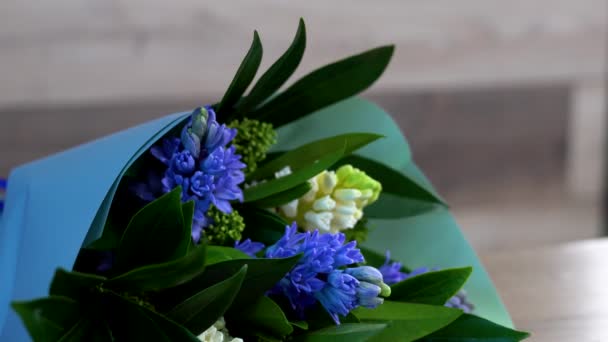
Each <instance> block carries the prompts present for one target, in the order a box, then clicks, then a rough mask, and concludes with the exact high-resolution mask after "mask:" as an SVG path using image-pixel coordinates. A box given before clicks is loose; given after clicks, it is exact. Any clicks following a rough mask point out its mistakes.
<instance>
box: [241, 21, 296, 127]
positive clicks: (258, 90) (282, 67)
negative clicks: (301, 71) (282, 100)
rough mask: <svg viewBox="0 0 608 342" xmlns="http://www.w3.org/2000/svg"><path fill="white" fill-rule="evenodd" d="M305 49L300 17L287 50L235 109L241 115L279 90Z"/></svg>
mask: <svg viewBox="0 0 608 342" xmlns="http://www.w3.org/2000/svg"><path fill="white" fill-rule="evenodd" d="M305 49H306V26H305V25H304V20H303V19H302V18H300V23H299V24H298V31H296V36H295V37H294V38H293V42H292V43H291V45H290V46H289V48H288V49H287V51H285V53H283V55H282V56H281V57H280V58H279V59H278V60H277V61H276V62H274V64H273V65H272V66H271V67H270V68H268V70H267V71H266V72H265V73H264V74H263V75H262V77H260V79H259V80H258V82H257V83H256V84H255V86H254V87H253V89H251V92H250V93H249V95H247V97H245V98H244V99H243V100H242V101H241V102H239V103H238V104H237V108H236V109H237V111H238V112H239V113H241V115H240V116H243V114H244V113H246V112H247V111H249V110H251V109H252V108H254V107H255V106H257V105H258V104H260V103H262V102H263V101H264V100H266V99H267V98H268V97H269V96H271V95H272V94H274V92H275V91H277V90H279V88H280V87H281V86H282V85H283V83H285V81H287V79H289V77H290V76H291V75H292V74H293V73H294V71H296V68H297V67H298V65H300V62H301V61H302V56H304V50H305Z"/></svg>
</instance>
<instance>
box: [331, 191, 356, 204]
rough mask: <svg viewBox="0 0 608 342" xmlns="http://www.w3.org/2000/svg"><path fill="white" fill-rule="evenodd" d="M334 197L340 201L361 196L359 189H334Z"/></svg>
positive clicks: (351, 199)
mask: <svg viewBox="0 0 608 342" xmlns="http://www.w3.org/2000/svg"><path fill="white" fill-rule="evenodd" d="M334 197H335V198H337V199H338V200H340V201H353V200H356V199H358V198H360V197H361V191H359V190H357V189H338V190H336V191H334Z"/></svg>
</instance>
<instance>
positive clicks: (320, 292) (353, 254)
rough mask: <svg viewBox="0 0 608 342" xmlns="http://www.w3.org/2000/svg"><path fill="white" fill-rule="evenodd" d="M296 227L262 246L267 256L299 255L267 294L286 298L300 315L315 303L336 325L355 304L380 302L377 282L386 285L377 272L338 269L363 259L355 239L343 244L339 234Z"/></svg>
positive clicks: (365, 267)
mask: <svg viewBox="0 0 608 342" xmlns="http://www.w3.org/2000/svg"><path fill="white" fill-rule="evenodd" d="M297 229H298V227H297V226H296V224H295V223H293V224H292V225H291V226H287V227H286V229H285V234H284V235H283V237H281V239H279V241H277V242H276V243H275V244H274V245H272V246H270V247H268V248H267V249H266V253H265V255H266V257H267V258H286V257H290V256H293V255H297V254H301V255H302V257H301V258H300V260H298V263H297V264H296V265H295V266H294V267H293V269H291V271H289V273H288V274H287V275H286V276H285V277H284V278H283V279H282V280H281V281H280V282H279V283H278V284H277V285H276V286H275V287H274V288H273V289H272V290H271V291H270V293H271V294H274V295H284V296H285V297H287V299H288V300H289V302H290V304H291V306H292V308H293V309H294V310H295V311H296V313H298V314H299V315H300V316H304V312H305V310H306V309H308V308H309V307H311V306H313V305H314V304H315V303H317V302H319V303H321V305H322V306H323V307H324V308H325V310H326V311H327V312H328V313H329V315H330V316H331V317H332V319H333V320H334V321H335V322H336V324H340V320H339V316H345V315H347V314H348V313H349V312H350V311H351V310H352V309H354V308H356V307H358V306H366V307H375V306H377V305H378V304H380V303H382V299H381V298H377V297H378V295H380V294H381V286H379V285H380V284H381V285H382V286H384V287H386V288H388V286H387V285H386V284H384V283H383V282H382V274H381V273H380V271H378V270H376V269H374V268H373V267H369V266H364V267H357V268H353V269H349V268H347V269H345V270H343V269H342V267H344V266H349V265H352V264H355V263H360V262H363V261H364V258H363V255H362V254H361V251H360V250H359V249H357V248H356V246H357V244H356V242H349V243H346V244H345V240H346V238H345V236H344V234H342V233H338V234H320V233H319V231H318V230H315V231H312V232H310V231H309V232H305V233H298V230H297ZM358 277H360V278H361V279H358ZM372 282H378V283H379V284H373V283H372ZM362 284H363V286H361V285H362ZM389 290H390V289H389ZM389 292H390V291H389Z"/></svg>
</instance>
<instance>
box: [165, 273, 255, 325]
mask: <svg viewBox="0 0 608 342" xmlns="http://www.w3.org/2000/svg"><path fill="white" fill-rule="evenodd" d="M246 273H247V265H244V266H243V267H241V269H240V270H239V271H238V272H236V273H235V274H234V275H233V276H231V277H230V278H228V279H226V280H223V281H221V282H219V283H217V284H215V285H213V286H211V287H208V288H206V289H204V290H202V291H200V292H199V293H197V294H195V295H194V296H192V297H190V298H188V299H186V300H185V301H183V302H181V303H180V304H178V305H177V306H175V307H174V308H173V309H171V311H169V312H168V313H167V316H168V317H170V318H171V319H173V320H174V321H175V322H177V323H179V324H181V325H183V326H184V327H186V328H187V329H188V330H190V331H191V332H194V334H196V335H198V334H201V333H202V332H203V331H205V329H207V328H209V327H210V326H211V325H212V324H213V323H215V321H217V320H218V319H219V318H220V317H222V316H223V315H224V313H225V312H226V310H228V308H229V307H230V305H231V304H232V301H233V300H234V298H235V297H236V295H237V293H238V292H239V289H240V288H241V284H242V283H243V280H244V279H245V274H246Z"/></svg>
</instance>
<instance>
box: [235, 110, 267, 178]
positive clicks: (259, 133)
mask: <svg viewBox="0 0 608 342" xmlns="http://www.w3.org/2000/svg"><path fill="white" fill-rule="evenodd" d="M228 126H229V127H231V128H236V129H237V130H238V132H239V133H238V134H237V135H236V137H235V138H234V140H233V141H232V144H233V145H234V146H235V147H236V152H237V153H238V154H240V155H241V156H242V157H243V159H242V161H243V162H244V163H245V164H247V167H246V168H245V170H244V171H245V174H249V173H251V172H253V171H255V169H256V168H257V163H259V162H260V161H262V160H264V158H266V152H268V150H269V149H270V147H271V146H272V145H274V144H276V142H277V132H276V131H275V130H274V129H273V127H272V125H271V124H269V123H265V122H261V121H258V120H251V119H247V118H245V119H243V120H242V121H239V120H235V121H232V122H231V123H230V124H228Z"/></svg>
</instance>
